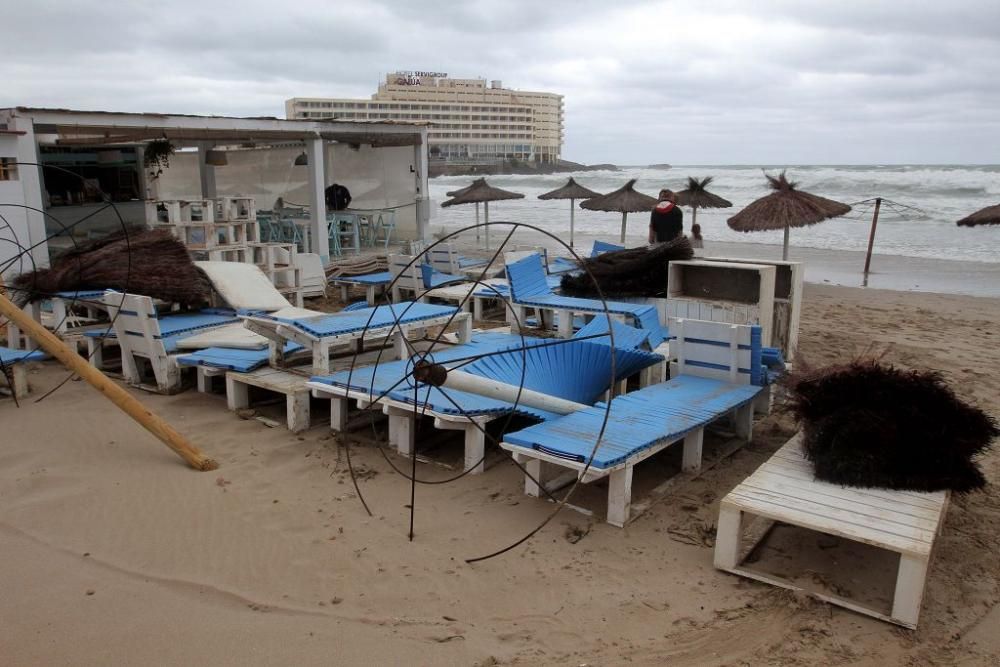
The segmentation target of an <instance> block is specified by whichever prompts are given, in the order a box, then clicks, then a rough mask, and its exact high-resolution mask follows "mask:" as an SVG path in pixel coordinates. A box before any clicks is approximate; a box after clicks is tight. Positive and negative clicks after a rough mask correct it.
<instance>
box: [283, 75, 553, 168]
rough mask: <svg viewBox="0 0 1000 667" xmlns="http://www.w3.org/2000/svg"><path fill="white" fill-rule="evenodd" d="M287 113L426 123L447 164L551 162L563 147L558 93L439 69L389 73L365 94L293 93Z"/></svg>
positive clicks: (433, 149)
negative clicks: (363, 97)
mask: <svg viewBox="0 0 1000 667" xmlns="http://www.w3.org/2000/svg"><path fill="white" fill-rule="evenodd" d="M285 117H286V118H288V119H309V120H315V119H323V118H337V119H342V120H348V121H350V120H405V121H424V122H430V123H431V126H430V132H429V139H428V143H429V146H430V157H431V160H443V161H446V162H449V163H496V162H500V161H503V160H526V161H535V162H548V163H552V162H557V161H559V159H560V158H561V153H562V141H563V98H562V95H556V94H555V93H538V92H529V91H521V90H510V89H508V88H504V87H503V85H502V83H501V82H500V81H491V82H489V85H487V81H486V80H485V79H451V78H448V75H447V74H443V73H439V72H395V73H393V74H389V75H387V76H386V78H385V82H384V83H382V84H379V87H378V92H377V93H375V94H374V95H372V98H371V99H370V100H352V99H337V98H320V97H293V98H292V99H290V100H287V101H286V102H285Z"/></svg>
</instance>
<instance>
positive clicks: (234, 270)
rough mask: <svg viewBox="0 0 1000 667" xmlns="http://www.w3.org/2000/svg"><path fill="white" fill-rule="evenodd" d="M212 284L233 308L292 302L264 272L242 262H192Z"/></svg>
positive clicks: (273, 307)
mask: <svg viewBox="0 0 1000 667" xmlns="http://www.w3.org/2000/svg"><path fill="white" fill-rule="evenodd" d="M194 264H195V266H197V267H198V268H199V269H201V270H202V272H203V273H204V274H205V275H206V276H207V277H208V280H209V282H211V283H212V287H214V288H215V291H216V292H218V293H219V296H221V297H222V298H223V299H224V300H225V301H226V303H228V304H229V305H230V306H232V307H233V308H235V309H236V310H261V311H264V312H269V311H274V310H279V309H281V308H287V307H289V306H291V305H292V304H290V303H289V302H288V299H286V298H285V297H283V296H282V295H281V293H280V292H278V290H277V289H275V287H274V285H273V284H271V281H270V280H269V279H268V277H267V276H266V275H264V272H263V271H261V270H260V269H259V268H258V267H257V266H256V265H254V264H245V263H243V262H195V263H194Z"/></svg>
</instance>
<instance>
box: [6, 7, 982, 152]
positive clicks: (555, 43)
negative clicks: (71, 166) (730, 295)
mask: <svg viewBox="0 0 1000 667" xmlns="http://www.w3.org/2000/svg"><path fill="white" fill-rule="evenodd" d="M2 16H3V19H2V22H0V26H2V27H0V82H2V84H0V107H6V106H15V105H35V106H52V107H68V108H78V109H107V110H118V111H160V112H180V113H199V114H220V115H268V116H279V117H282V116H284V100H285V99H287V98H289V97H294V96H330V97H334V96H336V97H355V96H356V97H365V98H366V97H369V96H370V95H371V94H372V93H373V92H375V89H376V86H377V84H378V82H379V80H380V79H381V77H382V76H383V75H384V74H385V73H387V72H391V71H395V70H398V69H417V70H433V71H443V72H448V73H450V74H451V75H452V76H456V77H484V78H488V79H501V80H502V81H503V82H504V85H505V86H507V87H511V88H518V89H522V90H542V91H549V92H556V93H561V94H562V95H564V96H565V106H566V143H565V145H564V147H563V157H565V158H566V159H569V160H576V161H580V162H589V163H593V162H616V163H619V164H647V163H656V162H670V163H674V164H813V163H826V164H837V163H840V164H844V163H966V162H968V163H990V164H995V163H1000V0H949V1H948V2H936V3H931V2H929V1H920V2H903V1H895V0H822V1H815V2H809V1H808V0H754V1H753V2H745V1H744V0H714V1H713V2H693V1H682V2H629V1H627V0H617V1H616V2H609V1H608V0H572V1H569V0H565V1H564V0H531V1H527V0H489V1H485V0H476V1H465V2H457V1H456V2H448V1H444V0H440V1H434V2H420V1H418V0H400V1H394V0H393V1H390V0H384V1H381V2H378V1H365V0H353V1H351V2H329V1H327V2H320V1H314V0H292V1H291V2H275V1H274V0H268V1H266V2H259V1H257V0H243V1H241V2H222V1H218V0H200V1H198V2H195V1H189V0H158V1H156V2H148V1H145V0H132V1H129V2H125V1H115V0H76V1H73V2H71V1H69V0H66V1H62V2H57V1H46V0H30V1H22V2H17V1H16V0H6V1H5V2H4V3H3V9H2Z"/></svg>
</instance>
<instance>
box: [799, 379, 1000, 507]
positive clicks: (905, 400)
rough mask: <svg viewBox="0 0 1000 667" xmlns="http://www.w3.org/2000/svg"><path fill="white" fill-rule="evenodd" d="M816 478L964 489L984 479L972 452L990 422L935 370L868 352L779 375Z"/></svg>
mask: <svg viewBox="0 0 1000 667" xmlns="http://www.w3.org/2000/svg"><path fill="white" fill-rule="evenodd" d="M785 382H786V384H787V386H788V388H789V390H790V392H789V393H790V409H791V411H792V413H793V414H795V416H797V417H798V419H799V420H800V421H801V423H802V426H803V437H804V440H803V444H804V448H805V453H806V457H807V458H808V459H809V460H810V461H812V462H813V464H814V466H815V473H816V478H817V479H820V480H823V481H826V482H832V483H835V484H843V485H847V486H861V487H878V488H887V489H905V490H911V491H938V490H943V489H950V490H953V491H959V492H965V491H972V490H974V489H979V488H982V487H983V486H984V485H985V484H986V480H985V479H984V477H983V473H982V472H981V471H980V469H979V467H978V465H977V464H976V457H977V456H979V455H980V454H982V453H984V452H985V451H986V450H987V449H988V448H989V447H990V445H991V441H992V440H993V439H994V438H996V437H997V436H998V435H1000V429H998V428H997V423H996V421H995V420H994V419H993V418H992V417H991V416H989V415H987V414H986V413H984V412H983V411H982V410H980V409H979V408H977V407H975V406H972V405H969V404H968V403H966V402H964V401H962V400H961V399H960V398H958V397H957V396H956V395H955V393H954V392H953V391H952V390H951V389H950V388H949V387H948V386H947V385H946V384H945V382H944V380H943V379H942V377H941V375H940V374H938V373H935V372H930V371H917V370H902V369H898V368H895V367H893V366H891V365H888V364H883V363H881V362H879V361H877V360H873V359H860V360H855V361H853V362H851V363H849V364H843V365H834V366H828V367H825V368H821V369H818V370H805V371H801V372H798V373H794V374H792V375H790V376H788V377H787V378H786V380H785Z"/></svg>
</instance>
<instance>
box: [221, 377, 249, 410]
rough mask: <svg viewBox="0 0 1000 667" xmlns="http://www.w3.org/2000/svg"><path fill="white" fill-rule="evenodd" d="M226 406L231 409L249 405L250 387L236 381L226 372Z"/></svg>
mask: <svg viewBox="0 0 1000 667" xmlns="http://www.w3.org/2000/svg"><path fill="white" fill-rule="evenodd" d="M226 406H227V407H228V408H229V409H230V410H232V411H234V412H235V411H236V410H240V409H242V408H248V407H250V389H249V387H248V386H247V385H245V384H243V383H242V382H237V381H236V380H234V379H233V378H232V376H231V375H230V374H229V373H226Z"/></svg>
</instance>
